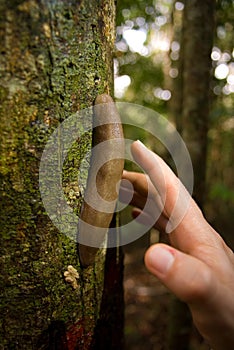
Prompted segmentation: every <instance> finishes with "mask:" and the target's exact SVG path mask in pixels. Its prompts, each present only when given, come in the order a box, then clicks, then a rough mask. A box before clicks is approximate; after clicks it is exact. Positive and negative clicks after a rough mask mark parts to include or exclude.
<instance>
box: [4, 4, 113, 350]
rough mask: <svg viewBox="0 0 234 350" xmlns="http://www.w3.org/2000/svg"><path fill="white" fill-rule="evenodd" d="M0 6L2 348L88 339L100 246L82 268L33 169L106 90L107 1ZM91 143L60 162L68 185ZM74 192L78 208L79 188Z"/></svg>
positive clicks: (95, 312)
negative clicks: (72, 280) (71, 272)
mask: <svg viewBox="0 0 234 350" xmlns="http://www.w3.org/2000/svg"><path fill="white" fill-rule="evenodd" d="M0 12H1V18H0V33H1V37H3V39H4V40H3V43H2V47H1V51H2V55H1V58H0V60H1V67H2V68H1V79H0V99H1V114H0V118H1V119H0V122H1V128H0V151H1V158H0V190H1V202H0V211H1V215H0V217H1V248H0V250H1V257H0V262H1V282H0V283H1V285H0V313H1V319H0V323H1V324H0V343H1V346H2V347H3V349H5V348H14V349H49V348H52V346H55V345H56V344H57V343H58V344H60V346H61V348H62V349H67V348H69V349H72V348H74V349H75V347H76V346H77V347H78V348H79V349H88V348H89V346H91V345H90V344H91V342H92V338H93V334H94V328H95V325H96V323H97V319H98V317H99V310H100V303H101V298H102V292H101V291H102V290H103V283H104V282H103V280H104V256H103V254H101V253H100V254H99V256H98V257H97V262H96V265H95V266H94V267H91V268H89V269H87V270H86V271H83V270H81V268H80V266H79V259H78V256H77V246H76V242H74V241H71V240H70V239H69V238H68V237H66V235H64V234H63V233H61V232H59V231H58V230H57V229H56V228H55V227H54V225H53V224H52V222H51V221H50V219H49V218H48V216H47V215H46V212H45V209H44V207H43V204H42V202H41V198H40V192H39V186H38V172H39V165H40V158H41V155H42V151H43V149H44V146H45V144H46V142H47V140H48V138H49V136H50V135H51V134H52V132H53V131H54V130H55V129H56V128H57V127H58V126H59V124H60V123H61V122H62V121H63V120H65V119H66V118H68V117H69V116H70V115H71V114H73V113H75V112H77V111H80V110H82V109H84V108H88V107H90V106H92V104H93V101H94V100H95V97H96V96H97V95H98V94H99V93H103V92H107V93H111V92H112V90H113V69H112V52H113V45H114V18H115V8H114V1H113V0H98V1H97V0H80V1H77V0H69V1H62V0H26V1H21V0H12V1H10V2H9V1H7V0H2V1H1V3H0ZM81 122H82V121H81ZM90 143H91V132H90V133H86V134H85V136H84V137H83V139H82V140H80V143H78V145H77V146H75V145H74V147H73V149H72V150H71V152H70V154H69V157H70V160H66V162H65V164H64V174H63V184H64V190H65V194H66V189H67V188H68V187H69V186H70V187H71V188H70V189H72V185H71V182H72V181H73V180H74V179H75V178H76V174H77V171H78V170H76V169H78V168H79V164H80V162H81V161H82V158H83V156H84V153H85V152H86V150H87V149H88V148H89V147H90ZM58 151H59V150H58ZM74 165H75V166H74ZM74 169H75V170H74ZM69 184H70V185H69ZM70 189H68V193H67V198H68V200H69V195H70V194H69V193H70V192H69V191H70ZM75 192H76V191H75ZM71 193H72V196H73V197H72V199H71V201H72V205H73V207H74V208H76V209H77V208H78V209H79V207H80V204H81V201H82V196H79V195H78V196H76V193H75V194H74V191H73V192H71ZM70 204H71V203H70ZM69 265H72V266H74V267H75V268H76V269H77V271H78V272H79V275H80V276H79V279H78V283H79V284H80V286H79V288H76V289H73V288H72V287H71V286H70V285H69V284H68V283H66V281H65V279H64V272H65V271H66V269H67V267H68V266H69ZM63 344H64V345H63ZM62 346H63V347H62ZM69 346H70V347H69Z"/></svg>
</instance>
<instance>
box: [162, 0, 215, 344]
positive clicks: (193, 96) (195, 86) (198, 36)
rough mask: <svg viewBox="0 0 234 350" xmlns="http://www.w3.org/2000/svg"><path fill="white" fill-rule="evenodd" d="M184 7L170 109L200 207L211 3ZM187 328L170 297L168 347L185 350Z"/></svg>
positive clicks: (189, 2)
mask: <svg viewBox="0 0 234 350" xmlns="http://www.w3.org/2000/svg"><path fill="white" fill-rule="evenodd" d="M184 5H185V7H184V16H183V28H182V34H181V49H180V63H179V68H180V69H181V72H179V77H178V78H177V79H176V81H175V83H174V90H175V91H174V93H173V94H174V97H173V101H172V103H171V106H170V107H171V109H172V114H174V115H175V119H176V123H177V128H178V130H179V132H181V134H182V136H183V139H184V141H185V143H186V145H187V147H188V150H189V153H190V156H191V160H192V164H193V170H194V190H193V196H194V198H195V199H196V201H197V202H198V204H199V205H200V207H203V205H204V201H205V192H206V191H205V190H206V153H207V132H208V127H209V125H208V120H209V107H210V93H211V92H210V78H211V69H212V62H211V50H212V43H213V33H214V12H215V1H214V0H205V1H204V0H185V1H184ZM173 94H172V95H173ZM179 114H180V116H179ZM184 172H185V173H186V169H184ZM178 315H179V316H178ZM191 326H192V319H191V317H190V312H189V310H188V307H187V305H186V304H184V303H183V302H181V301H180V300H178V299H176V298H174V297H173V298H172V302H171V307H170V324H169V339H168V348H169V349H177V348H178V349H188V347H189V338H190V334H191Z"/></svg>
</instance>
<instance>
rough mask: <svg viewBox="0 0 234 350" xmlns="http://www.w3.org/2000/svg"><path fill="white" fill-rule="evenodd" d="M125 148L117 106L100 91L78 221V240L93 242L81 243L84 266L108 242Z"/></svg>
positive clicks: (80, 252) (80, 250) (81, 257)
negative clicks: (106, 240)
mask: <svg viewBox="0 0 234 350" xmlns="http://www.w3.org/2000/svg"><path fill="white" fill-rule="evenodd" d="M95 146H97V147H95ZM124 152H125V145H124V135H123V129H122V124H121V120H120V116H119V114H118V111H117V109H116V106H115V104H114V102H113V100H112V98H111V97H110V96H109V95H106V94H102V95H99V96H98V97H97V98H96V100H95V105H94V113H93V137H92V153H91V161H90V168H89V172H88V179H87V185H86V190H85V194H84V202H83V206H82V209H81V214H80V219H81V220H79V224H78V241H79V242H84V241H85V244H86V242H90V246H89V245H88V244H87V245H84V244H83V243H79V248H78V250H79V258H80V263H81V266H83V267H87V266H90V265H92V264H93V263H94V261H95V256H96V253H97V251H98V249H99V248H101V246H102V245H103V243H104V242H105V239H106V235H107V232H108V228H109V226H110V223H111V220H112V217H113V213H114V210H115V205H116V201H117V199H118V185H119V183H120V180H121V177H122V172H123V168H124ZM100 164H101V166H100V167H99V165H100ZM98 196H100V197H98ZM99 199H100V200H99ZM90 203H91V204H90ZM92 203H93V204H94V205H93V204H92ZM107 209H108V210H107ZM87 224H88V225H91V226H89V227H87V226H88V225H87Z"/></svg>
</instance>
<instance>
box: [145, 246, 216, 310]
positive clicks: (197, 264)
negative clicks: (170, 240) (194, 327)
mask: <svg viewBox="0 0 234 350" xmlns="http://www.w3.org/2000/svg"><path fill="white" fill-rule="evenodd" d="M145 265H146V267H147V269H148V270H149V271H150V272H151V273H152V274H153V275H155V276H156V277H157V278H158V279H159V280H160V281H161V282H162V283H163V284H164V285H165V286H166V287H168V288H169V289H170V290H171V291H172V293H174V294H175V295H176V296H177V297H178V298H179V299H181V300H183V301H184V302H187V303H194V302H201V301H203V302H204V301H206V300H208V299H209V298H210V296H211V295H212V294H211V293H212V292H213V288H214V282H213V281H212V273H211V270H210V268H209V267H208V266H207V265H206V264H205V263H203V262H202V261H200V260H198V259H197V258H195V257H192V256H190V255H187V254H185V253H182V252H180V251H179V250H176V249H174V248H173V247H170V246H168V245H166V244H161V243H159V244H155V245H153V246H151V247H150V248H149V249H148V250H147V252H146V254H145Z"/></svg>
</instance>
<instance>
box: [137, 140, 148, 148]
mask: <svg viewBox="0 0 234 350" xmlns="http://www.w3.org/2000/svg"><path fill="white" fill-rule="evenodd" d="M136 142H137V143H138V145H140V146H141V147H142V148H144V149H147V147H146V146H145V145H144V143H142V142H141V141H140V140H137V141H136Z"/></svg>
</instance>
